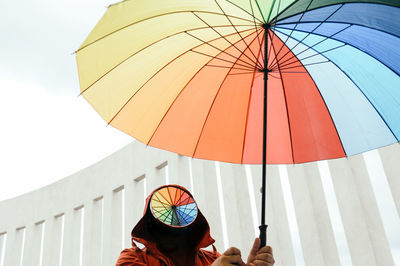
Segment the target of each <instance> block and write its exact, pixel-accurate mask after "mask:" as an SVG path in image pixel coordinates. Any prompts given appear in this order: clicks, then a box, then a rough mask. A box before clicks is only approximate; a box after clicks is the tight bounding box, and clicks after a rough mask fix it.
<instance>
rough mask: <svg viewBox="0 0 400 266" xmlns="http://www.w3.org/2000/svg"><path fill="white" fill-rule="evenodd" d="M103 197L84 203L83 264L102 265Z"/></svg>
mask: <svg viewBox="0 0 400 266" xmlns="http://www.w3.org/2000/svg"><path fill="white" fill-rule="evenodd" d="M102 215H103V199H102V197H98V198H96V199H94V200H91V201H89V202H88V203H87V204H85V225H84V233H83V258H82V261H83V265H99V266H101V265H103V264H102V256H101V254H102V253H103V247H102V241H103V239H102V225H103V220H102Z"/></svg>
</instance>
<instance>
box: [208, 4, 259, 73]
mask: <svg viewBox="0 0 400 266" xmlns="http://www.w3.org/2000/svg"><path fill="white" fill-rule="evenodd" d="M214 1H215V3H216V4H217V6H218V7H219V9H221V12H222V13H223V14H224V15H225V17H226V19H227V20H228V21H229V23H230V24H231V25H232V27H233V28H234V29H235V31H236V33H237V34H238V35H239V36H240V38H241V39H242V41H243V42H244V44H245V45H246V47H247V49H249V51H250V53H251V54H252V55H253V57H254V59H255V60H256V62H257V63H256V64H257V66H258V67H259V68H260V69H262V65H261V63H260V62H259V61H258V58H257V57H256V55H255V54H254V52H253V50H251V48H250V46H249V44H248V43H247V42H246V40H245V38H243V37H242V35H241V34H240V32H239V31H238V30H237V28H236V27H235V25H234V24H233V23H232V20H231V19H230V18H229V17H228V16H227V14H226V13H225V11H224V10H223V8H222V7H221V5H220V4H219V3H218V1H217V0H214ZM256 31H257V33H258V30H257V28H256ZM260 47H261V46H260Z"/></svg>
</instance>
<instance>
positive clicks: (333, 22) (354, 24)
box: [277, 20, 400, 38]
mask: <svg viewBox="0 0 400 266" xmlns="http://www.w3.org/2000/svg"><path fill="white" fill-rule="evenodd" d="M320 22H321V21H320V20H308V21H305V22H302V24H308V23H320ZM326 23H332V24H351V25H353V26H360V27H364V28H367V29H371V30H376V31H379V32H383V33H386V34H389V35H391V36H393V37H396V38H399V37H400V35H397V34H394V33H392V32H390V31H387V30H385V29H381V28H375V27H371V26H368V25H364V24H360V23H354V22H352V23H346V22H343V21H336V20H330V21H326ZM291 24H293V22H286V23H279V24H277V27H278V28H282V29H287V28H284V27H282V26H285V25H291ZM297 31H302V32H306V31H303V30H299V29H297Z"/></svg>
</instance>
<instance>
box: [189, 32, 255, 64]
mask: <svg viewBox="0 0 400 266" xmlns="http://www.w3.org/2000/svg"><path fill="white" fill-rule="evenodd" d="M252 30H253V29H252ZM185 33H186V34H187V35H189V36H191V37H193V38H195V39H197V40H199V41H201V42H203V43H204V44H207V45H209V46H211V47H212V48H214V49H216V50H218V51H220V52H222V53H224V54H227V55H229V56H230V57H232V58H234V59H236V58H237V57H236V56H234V55H232V54H230V53H228V52H226V51H225V50H226V49H225V50H222V49H220V48H218V47H216V46H214V45H212V44H210V43H209V42H207V41H204V40H202V39H200V38H199V37H197V36H194V35H192V34H190V33H188V32H185ZM235 34H236V33H235ZM231 35H234V34H231ZM222 38H223V39H225V38H224V37H222ZM218 39H220V38H218ZM239 41H240V40H239ZM239 41H238V42H239ZM232 46H233V45H232V44H231V47H232ZM195 48H197V47H195ZM191 50H192V51H193V49H191ZM240 61H241V62H243V63H244V64H247V66H248V67H250V68H252V67H253V65H252V64H250V63H249V62H246V61H244V60H242V59H240Z"/></svg>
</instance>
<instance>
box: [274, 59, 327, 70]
mask: <svg viewBox="0 0 400 266" xmlns="http://www.w3.org/2000/svg"><path fill="white" fill-rule="evenodd" d="M298 61H299V62H300V59H298ZM324 63H330V61H329V60H326V61H321V62H314V63H309V64H303V63H301V62H300V64H301V65H300V66H292V67H282V68H279V69H280V70H290V69H295V68H299V67H304V66H312V65H319V64H324Z"/></svg>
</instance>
